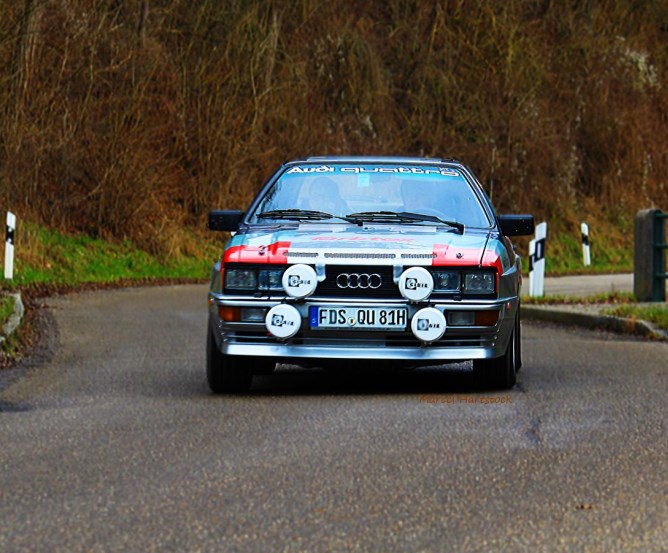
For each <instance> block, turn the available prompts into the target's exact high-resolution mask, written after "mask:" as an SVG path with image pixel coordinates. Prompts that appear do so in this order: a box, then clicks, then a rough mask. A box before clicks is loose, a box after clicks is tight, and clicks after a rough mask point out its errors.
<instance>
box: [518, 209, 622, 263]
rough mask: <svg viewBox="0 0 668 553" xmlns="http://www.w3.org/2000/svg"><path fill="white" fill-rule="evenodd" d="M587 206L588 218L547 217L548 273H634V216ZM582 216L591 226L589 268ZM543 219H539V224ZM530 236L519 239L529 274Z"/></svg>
mask: <svg viewBox="0 0 668 553" xmlns="http://www.w3.org/2000/svg"><path fill="white" fill-rule="evenodd" d="M585 207H586V209H585V210H584V211H585V212H589V216H588V217H579V216H577V215H576V214H574V213H567V212H564V213H559V214H557V215H556V216H555V217H553V218H548V219H547V240H546V245H545V273H546V274H547V275H548V276H563V275H581V274H582V275H585V274H606V273H630V272H633V219H632V218H631V217H629V216H628V215H617V216H616V217H612V216H608V217H606V216H604V214H602V213H596V212H595V209H594V207H593V206H592V205H590V204H587V206H585ZM581 218H583V219H586V220H587V222H588V223H589V228H590V236H589V244H590V252H591V265H590V266H589V267H585V266H584V261H583V255H582V237H581V234H580V222H579V220H580V219H581ZM539 222H541V221H540V220H538V219H537V220H536V224H538V223H539ZM529 239H530V238H524V237H522V238H520V239H517V241H516V242H517V246H518V252H519V253H520V255H521V256H522V271H523V272H524V273H525V274H528V273H529ZM514 242H515V241H514Z"/></svg>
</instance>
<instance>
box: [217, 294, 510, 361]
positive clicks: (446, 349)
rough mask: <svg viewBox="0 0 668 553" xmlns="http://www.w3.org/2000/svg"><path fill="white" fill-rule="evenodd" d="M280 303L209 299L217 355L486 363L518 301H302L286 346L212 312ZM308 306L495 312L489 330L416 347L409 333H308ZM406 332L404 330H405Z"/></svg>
mask: <svg viewBox="0 0 668 553" xmlns="http://www.w3.org/2000/svg"><path fill="white" fill-rule="evenodd" d="M279 303H281V302H280V301H271V300H257V299H249V298H242V297H235V296H229V295H224V294H218V293H214V292H210V293H209V310H210V317H209V320H210V325H211V330H212V332H213V335H214V337H215V340H216V343H217V345H218V348H219V349H220V351H221V352H222V353H224V354H226V355H239V356H258V357H274V358H278V359H284V360H289V359H297V360H299V359H381V360H397V361H407V362H415V363H428V362H432V361H433V362H449V361H466V360H470V359H488V358H493V357H499V356H501V355H503V353H504V352H505V350H506V347H507V344H508V340H509V339H510V336H511V333H512V330H513V326H514V321H515V316H516V313H517V308H518V305H519V299H518V297H517V296H514V297H507V298H501V299H495V300H464V301H454V300H441V301H439V300H436V301H430V302H428V303H423V304H419V305H414V304H409V303H408V302H406V301H405V300H396V301H388V300H382V301H381V300H377V301H374V300H365V301H360V300H342V299H341V298H336V299H327V298H317V299H312V298H307V299H306V300H301V301H295V302H290V303H291V305H293V306H294V307H295V308H297V309H298V311H299V312H300V314H301V315H302V327H301V330H300V331H299V332H298V333H297V334H296V335H295V336H294V337H292V338H290V339H288V340H279V339H277V338H276V337H274V336H272V335H271V334H270V333H269V332H268V331H267V329H266V327H265V325H264V324H263V323H259V322H258V323H250V322H225V321H223V320H221V319H220V317H219V316H218V306H230V307H257V308H267V309H269V308H271V307H273V306H274V305H277V304H279ZM312 305H332V306H349V307H378V306H405V307H407V309H408V312H409V321H410V319H411V317H412V316H413V315H414V314H415V313H416V312H417V311H418V310H419V309H420V308H422V307H426V306H427V305H429V306H430V307H434V308H436V309H439V310H441V311H443V312H444V313H447V312H448V311H467V310H473V311H484V310H497V311H498V312H499V317H498V321H497V323H496V324H495V325H494V326H448V327H447V329H446V331H445V333H444V335H443V336H442V337H441V338H440V339H439V340H437V341H435V342H432V343H430V344H424V343H422V342H420V341H419V340H418V339H417V338H416V337H415V336H414V335H413V334H412V333H411V331H410V329H408V330H406V331H377V330H359V329H356V330H316V329H311V328H309V322H308V312H309V307H310V306H312ZM409 326H410V325H409Z"/></svg>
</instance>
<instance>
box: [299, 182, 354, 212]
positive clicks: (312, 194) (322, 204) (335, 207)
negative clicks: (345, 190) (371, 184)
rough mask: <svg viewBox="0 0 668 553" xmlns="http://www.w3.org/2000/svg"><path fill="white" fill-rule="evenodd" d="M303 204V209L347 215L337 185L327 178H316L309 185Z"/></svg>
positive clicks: (346, 207) (346, 209)
mask: <svg viewBox="0 0 668 553" xmlns="http://www.w3.org/2000/svg"><path fill="white" fill-rule="evenodd" d="M305 204H306V205H305V209H311V210H314V211H324V212H325V213H330V214H332V215H346V214H347V213H348V206H347V204H346V202H345V201H344V200H343V198H342V197H341V193H340V192H339V186H338V184H337V183H336V182H334V181H333V180H332V179H330V178H328V177H318V178H316V179H315V180H314V181H313V182H312V183H311V185H310V186H309V188H308V198H307V200H306V202H305Z"/></svg>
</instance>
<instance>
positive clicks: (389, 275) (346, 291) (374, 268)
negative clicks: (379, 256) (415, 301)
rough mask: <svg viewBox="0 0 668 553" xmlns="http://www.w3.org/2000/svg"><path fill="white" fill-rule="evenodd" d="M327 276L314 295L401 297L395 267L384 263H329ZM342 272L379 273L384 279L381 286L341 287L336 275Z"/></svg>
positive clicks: (377, 297) (375, 297)
mask: <svg viewBox="0 0 668 553" xmlns="http://www.w3.org/2000/svg"><path fill="white" fill-rule="evenodd" d="M325 271H326V272H325V275H326V278H325V280H324V281H322V282H320V283H318V288H317V290H316V291H315V294H314V297H325V296H326V297H334V298H374V299H401V293H400V292H399V288H398V286H397V285H396V284H395V283H394V278H393V272H394V270H393V267H391V266H382V265H371V266H366V267H365V266H360V265H328V266H327V267H326V269H325ZM341 273H348V274H361V273H366V274H377V275H380V278H381V279H382V284H381V286H380V287H379V288H376V289H370V288H339V286H337V284H336V277H338V276H339V275H340V274H341Z"/></svg>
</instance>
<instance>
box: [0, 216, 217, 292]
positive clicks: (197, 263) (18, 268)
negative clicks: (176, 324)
mask: <svg viewBox="0 0 668 553" xmlns="http://www.w3.org/2000/svg"><path fill="white" fill-rule="evenodd" d="M184 236H185V238H184V244H185V247H183V248H182V249H181V250H182V251H181V252H180V253H177V254H173V255H170V256H167V255H158V254H151V253H148V252H145V251H142V250H140V249H139V248H137V247H136V246H135V245H134V244H133V243H132V242H129V241H124V242H120V243H113V242H106V241H104V240H101V239H97V238H91V237H88V236H83V235H69V234H63V233H60V232H58V231H56V230H53V229H47V228H43V227H39V226H36V225H32V224H30V223H25V225H24V226H23V228H22V230H21V233H20V235H19V236H18V239H17V241H16V249H15V255H16V258H15V262H14V267H15V271H14V279H13V280H12V281H4V283H3V285H2V288H3V289H16V288H21V289H22V290H25V289H30V288H34V287H45V286H46V287H56V288H62V287H74V288H76V287H78V286H79V285H81V284H86V283H96V284H114V283H118V284H120V283H123V284H127V283H128V281H136V282H142V283H145V282H147V281H151V280H183V281H204V280H206V279H208V277H209V273H210V270H211V265H212V263H213V262H214V260H215V259H216V258H217V257H218V256H219V255H220V251H221V249H222V243H221V242H218V243H217V244H216V243H215V242H214V241H213V240H211V241H207V240H206V239H205V238H203V237H198V236H195V235H193V234H190V235H188V231H185V230H184Z"/></svg>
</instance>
